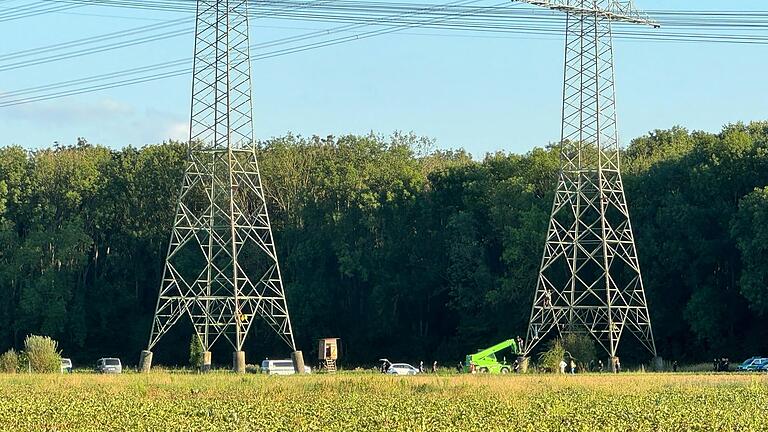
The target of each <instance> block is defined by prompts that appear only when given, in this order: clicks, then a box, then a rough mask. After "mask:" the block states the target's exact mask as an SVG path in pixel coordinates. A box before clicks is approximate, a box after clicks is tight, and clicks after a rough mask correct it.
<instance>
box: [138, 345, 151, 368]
mask: <svg viewBox="0 0 768 432" xmlns="http://www.w3.org/2000/svg"><path fill="white" fill-rule="evenodd" d="M150 369H152V351H148V350H144V351H142V352H141V356H140V357H139V372H141V373H148V372H149V371H150Z"/></svg>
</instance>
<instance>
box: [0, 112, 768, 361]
mask: <svg viewBox="0 0 768 432" xmlns="http://www.w3.org/2000/svg"><path fill="white" fill-rule="evenodd" d="M185 154H186V150H185V148H184V145H183V144H181V143H175V142H171V143H165V144H162V145H151V146H146V147H143V148H141V149H137V148H133V147H128V148H125V149H122V150H110V149H108V148H106V147H102V146H96V145H91V144H88V143H87V142H86V141H85V140H79V142H78V144H77V145H73V146H66V147H63V146H60V147H55V148H48V149H41V150H35V151H27V150H24V149H22V148H19V147H16V146H9V147H4V148H2V149H0V295H2V298H3V301H2V302H0V351H5V349H8V348H11V347H16V348H19V347H20V345H21V344H22V343H23V340H24V337H25V335H27V334H29V333H36V334H45V335H50V336H52V337H54V338H56V339H58V340H59V341H60V343H61V347H62V348H63V350H64V353H65V354H66V355H70V356H72V357H73V358H75V359H76V360H78V361H80V362H88V363H90V362H92V361H94V360H95V358H97V357H98V356H100V355H119V356H122V357H124V358H125V360H126V362H128V363H131V362H135V360H136V357H137V354H138V352H139V350H141V349H143V348H144V347H145V345H146V340H147V338H148V331H149V324H150V320H151V316H152V313H153V310H154V304H155V301H156V295H157V289H158V286H159V279H160V275H161V271H162V264H163V262H162V261H163V259H164V254H165V251H166V248H167V241H168V236H169V233H170V227H171V226H170V224H171V222H172V214H173V208H174V204H175V198H176V195H177V191H178V187H179V182H180V179H181V175H182V170H183V161H184V157H185ZM259 158H260V163H261V168H262V172H263V177H264V182H265V185H266V188H267V191H268V195H269V199H270V208H271V213H272V218H273V224H274V229H275V235H276V241H277V244H278V249H279V254H280V257H281V262H282V266H283V274H284V278H285V282H286V290H287V297H288V302H289V308H290V311H291V314H292V317H293V325H294V330H295V333H296V337H297V341H298V343H299V345H300V347H302V348H303V349H304V350H305V351H308V352H309V355H307V356H308V357H310V358H311V357H312V350H313V349H314V347H315V342H314V341H315V339H316V338H318V337H324V336H337V337H341V338H343V342H344V344H345V349H344V354H345V356H346V360H347V361H348V362H351V363H360V362H363V363H370V362H374V361H375V360H376V359H377V358H379V357H380V356H387V357H390V358H406V359H419V358H421V359H425V360H426V359H439V360H441V361H446V362H447V361H451V362H454V361H456V360H458V359H460V358H462V357H463V355H464V354H466V353H469V352H472V351H473V350H474V349H476V348H479V347H485V346H489V345H490V344H492V343H495V342H497V341H499V340H501V339H506V338H509V337H514V336H515V335H518V334H519V335H523V334H524V333H525V326H526V322H527V319H528V314H529V313H530V302H531V298H532V295H533V290H534V284H535V281H536V275H537V271H538V265H539V263H540V260H541V250H542V247H543V240H544V233H545V230H546V227H547V221H548V216H549V211H550V208H551V204H552V198H553V191H554V188H555V184H556V174H557V169H558V154H557V149H556V148H555V147H548V148H544V149H541V148H537V149H535V150H532V151H531V152H529V153H527V154H525V155H517V154H505V153H496V154H489V155H486V157H485V158H484V159H483V160H481V161H477V160H473V159H472V158H471V157H470V155H469V154H467V153H465V152H464V151H438V150H434V149H433V143H432V142H431V141H430V140H427V139H423V138H418V137H415V136H411V135H400V134H395V135H394V136H392V137H389V138H383V137H379V136H344V137H340V138H334V137H328V138H325V139H322V138H318V137H313V138H301V137H296V136H291V135H288V136H285V137H281V138H277V139H272V140H270V141H266V142H262V143H260V145H259ZM624 173H625V174H624V181H625V185H626V191H627V196H628V199H629V201H630V206H631V211H632V218H633V224H634V229H635V235H636V238H637V242H638V250H639V254H640V261H641V265H642V268H643V274H644V278H645V284H646V290H647V294H648V298H649V303H650V308H651V315H652V318H653V325H654V330H655V335H656V338H657V345H658V348H659V351H660V353H661V354H662V355H664V356H665V357H668V358H676V359H680V360H689V361H693V360H698V359H701V358H710V357H712V356H715V355H717V356H731V357H734V358H738V357H744V356H747V355H752V354H753V353H758V352H760V350H765V351H768V346H766V345H767V344H768V342H766V341H768V329H767V328H766V326H765V325H764V318H765V315H766V313H768V290H767V289H766V282H768V247H767V246H766V245H768V188H766V186H768V123H752V124H749V125H743V124H736V125H729V126H727V127H725V128H724V129H723V131H722V132H721V133H719V134H710V133H704V132H692V133H691V132H688V131H686V130H685V129H682V128H674V129H671V130H660V131H655V132H653V133H651V134H649V135H647V136H644V137H642V138H639V139H636V140H634V141H633V142H632V143H631V144H630V145H629V146H628V147H627V149H626V151H625V152H624ZM190 332H191V330H190V329H189V328H184V327H180V328H179V329H178V330H177V331H176V332H175V333H173V334H170V335H168V336H167V337H166V339H164V340H163V342H162V343H161V345H160V346H159V347H158V351H160V352H162V353H165V354H160V356H159V358H160V359H161V360H163V361H166V362H168V363H174V362H178V363H184V362H185V359H186V358H188V353H187V351H188V347H189V340H190V339H189V335H190ZM627 341H629V339H627ZM631 345H632V344H631V343H628V344H627V346H628V348H627V353H628V355H630V356H632V355H635V356H636V357H637V358H642V354H641V352H640V351H639V350H637V349H636V348H635V350H634V351H633V348H632V346H631ZM219 348H220V349H221V350H222V352H227V351H228V350H229V348H228V347H224V346H221V347H219ZM247 350H248V351H249V356H250V359H251V361H255V359H257V358H259V357H261V356H265V355H273V356H274V355H285V353H286V350H285V349H284V347H282V346H281V345H280V342H279V341H278V339H277V338H276V337H274V336H273V335H272V334H271V333H270V331H269V330H268V329H266V328H265V326H264V327H260V328H258V329H256V330H255V331H254V333H252V335H251V337H250V339H249V342H248V345H247ZM220 359H225V360H220V361H221V362H224V361H226V359H228V357H227V356H222V357H220Z"/></svg>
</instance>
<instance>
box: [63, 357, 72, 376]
mask: <svg viewBox="0 0 768 432" xmlns="http://www.w3.org/2000/svg"><path fill="white" fill-rule="evenodd" d="M61 373H72V360H70V359H68V358H63V359H61Z"/></svg>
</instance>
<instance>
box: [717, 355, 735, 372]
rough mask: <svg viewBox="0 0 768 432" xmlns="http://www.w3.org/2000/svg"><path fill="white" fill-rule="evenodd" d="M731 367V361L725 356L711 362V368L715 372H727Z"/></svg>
mask: <svg viewBox="0 0 768 432" xmlns="http://www.w3.org/2000/svg"><path fill="white" fill-rule="evenodd" d="M730 369H731V362H730V360H728V359H727V358H725V357H723V358H719V359H715V360H713V362H712V370H714V371H715V372H728V371H729V370H730Z"/></svg>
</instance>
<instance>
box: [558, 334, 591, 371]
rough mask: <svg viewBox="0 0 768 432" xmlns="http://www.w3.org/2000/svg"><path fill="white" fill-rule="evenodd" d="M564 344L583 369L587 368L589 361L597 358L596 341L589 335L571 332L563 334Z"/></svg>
mask: <svg viewBox="0 0 768 432" xmlns="http://www.w3.org/2000/svg"><path fill="white" fill-rule="evenodd" d="M562 344H563V348H564V349H565V351H566V352H568V353H569V354H570V355H571V358H573V359H574V360H575V361H576V362H577V363H578V364H579V368H580V369H581V370H587V367H588V365H589V362H591V361H593V360H597V349H596V348H595V341H594V340H593V339H592V337H591V336H589V335H585V334H574V333H569V334H567V335H565V336H563V339H562Z"/></svg>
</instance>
